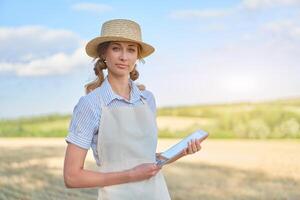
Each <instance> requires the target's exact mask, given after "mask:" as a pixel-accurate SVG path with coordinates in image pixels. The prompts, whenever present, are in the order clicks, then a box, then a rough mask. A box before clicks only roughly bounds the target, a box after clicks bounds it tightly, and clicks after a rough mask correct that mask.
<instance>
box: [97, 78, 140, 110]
mask: <svg viewBox="0 0 300 200" xmlns="http://www.w3.org/2000/svg"><path fill="white" fill-rule="evenodd" d="M129 84H130V87H131V90H130V100H129V101H128V100H127V99H125V98H124V97H122V96H120V95H118V94H116V93H115V92H114V91H113V89H112V87H111V85H110V83H109V81H108V78H107V76H106V77H105V79H104V81H103V83H102V84H101V89H102V91H103V92H104V95H103V96H102V98H103V101H104V103H105V105H106V106H107V105H108V104H110V103H111V102H112V101H113V100H114V99H118V100H123V101H126V102H128V103H135V102H136V101H139V100H140V99H141V98H144V99H146V96H145V95H144V94H143V92H142V91H141V90H140V89H139V88H138V86H137V85H136V84H135V83H134V82H133V81H132V80H131V79H130V78H129Z"/></svg>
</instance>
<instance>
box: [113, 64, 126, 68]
mask: <svg viewBox="0 0 300 200" xmlns="http://www.w3.org/2000/svg"><path fill="white" fill-rule="evenodd" d="M116 65H117V66H118V67H119V68H126V67H128V65H123V64H116Z"/></svg>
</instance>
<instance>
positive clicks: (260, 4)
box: [241, 0, 300, 10]
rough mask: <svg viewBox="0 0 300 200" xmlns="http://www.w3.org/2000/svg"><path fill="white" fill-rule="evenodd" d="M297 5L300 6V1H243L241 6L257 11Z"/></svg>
mask: <svg viewBox="0 0 300 200" xmlns="http://www.w3.org/2000/svg"><path fill="white" fill-rule="evenodd" d="M297 4H298V5H299V4H300V0H243V2H242V4H241V5H242V7H244V8H247V9H250V10H257V9H262V8H269V7H273V6H293V5H297Z"/></svg>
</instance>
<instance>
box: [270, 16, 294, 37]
mask: <svg viewBox="0 0 300 200" xmlns="http://www.w3.org/2000/svg"><path fill="white" fill-rule="evenodd" d="M264 30H265V31H267V32H270V33H271V34H273V35H274V36H276V37H277V38H285V39H299V40H300V23H299V22H295V21H293V20H280V21H275V22H270V23H268V24H266V25H265V27H264Z"/></svg>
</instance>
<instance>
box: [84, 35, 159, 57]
mask: <svg viewBox="0 0 300 200" xmlns="http://www.w3.org/2000/svg"><path fill="white" fill-rule="evenodd" d="M111 41H122V42H135V43H138V44H140V45H141V47H142V51H141V57H142V58H145V57H147V56H149V55H150V54H152V53H153V52H154V50H155V49H154V47H152V46H151V45H149V44H147V43H144V42H141V41H136V40H131V39H128V38H123V37H113V36H107V37H105V36H103V37H101V36H100V37H96V38H94V39H92V40H90V41H89V42H88V43H87V45H86V46H85V51H86V53H87V55H88V56H90V57H92V58H97V57H99V55H98V53H97V48H98V45H99V44H101V43H103V42H111Z"/></svg>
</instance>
